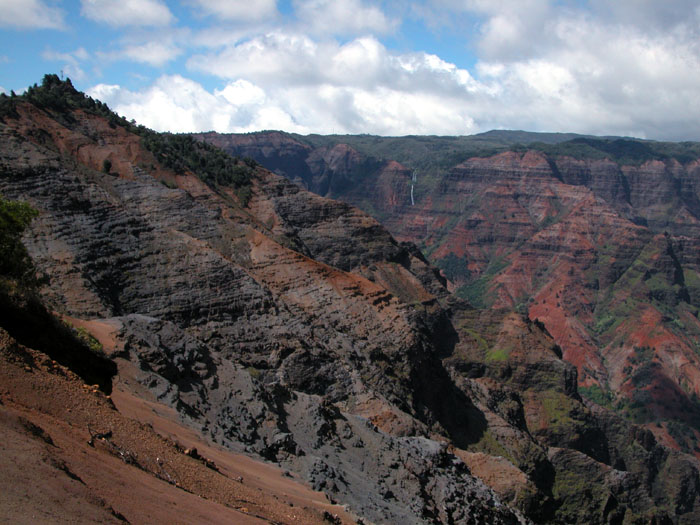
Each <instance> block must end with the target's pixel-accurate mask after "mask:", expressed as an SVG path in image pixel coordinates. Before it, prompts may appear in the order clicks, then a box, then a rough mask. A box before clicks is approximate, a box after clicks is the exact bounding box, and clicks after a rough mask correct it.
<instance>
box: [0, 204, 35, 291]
mask: <svg viewBox="0 0 700 525" xmlns="http://www.w3.org/2000/svg"><path fill="white" fill-rule="evenodd" d="M37 215H38V212H37V211H36V210H35V209H34V208H32V207H31V206H29V204H26V203H24V202H15V201H10V200H6V199H4V198H3V197H2V196H1V195H0V275H2V276H6V277H10V278H12V279H16V280H18V281H20V282H22V283H23V284H25V285H27V284H33V283H35V279H36V278H35V269H34V265H33V264H32V260H31V259H30V257H29V254H28V253H27V249H26V248H25V247H24V244H22V232H24V230H25V228H26V227H27V226H29V223H30V222H31V221H32V219H34V217H36V216H37Z"/></svg>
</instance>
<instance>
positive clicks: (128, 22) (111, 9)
mask: <svg viewBox="0 0 700 525" xmlns="http://www.w3.org/2000/svg"><path fill="white" fill-rule="evenodd" d="M81 4H82V9H81V11H80V12H81V14H82V15H83V16H84V17H86V18H89V19H91V20H94V21H96V22H100V23H104V24H107V25H110V26H113V27H125V26H164V25H169V24H170V23H172V22H173V21H174V19H175V18H174V17H173V14H172V13H171V12H170V10H169V9H168V7H167V6H166V5H165V4H164V3H163V2H162V1H161V0H121V1H118V2H115V1H114V0H81Z"/></svg>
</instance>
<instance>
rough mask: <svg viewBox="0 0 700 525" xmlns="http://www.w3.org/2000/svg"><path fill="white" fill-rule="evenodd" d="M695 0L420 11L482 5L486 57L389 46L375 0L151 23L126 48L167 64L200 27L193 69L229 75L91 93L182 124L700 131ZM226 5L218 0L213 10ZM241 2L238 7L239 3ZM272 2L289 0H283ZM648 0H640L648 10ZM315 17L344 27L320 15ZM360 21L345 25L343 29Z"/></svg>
mask: <svg viewBox="0 0 700 525" xmlns="http://www.w3.org/2000/svg"><path fill="white" fill-rule="evenodd" d="M189 1H190V2H193V1H194V0H189ZM679 2H680V3H683V5H685V6H686V8H687V9H688V14H687V16H680V14H679V12H678V11H677V10H673V9H670V8H668V7H664V6H666V4H663V6H662V5H661V4H659V3H657V2H651V1H647V0H638V1H636V0H635V2H632V0H619V2H615V3H614V5H613V4H610V3H606V2H602V0H601V1H598V0H591V1H590V2H589V3H588V4H586V5H587V6H588V7H587V8H586V9H582V8H580V7H579V6H580V5H582V4H579V3H574V2H567V3H562V2H555V1H553V0H517V1H515V0H425V1H424V2H422V3H421V4H420V7H421V9H422V10H421V9H417V8H416V9H414V11H413V12H414V13H429V12H431V10H432V11H435V10H436V9H437V8H438V7H439V8H440V9H441V10H442V11H441V12H442V14H443V15H445V18H444V19H438V18H435V19H433V21H432V22H433V23H436V24H442V23H445V24H447V23H449V20H452V21H454V20H459V21H465V20H466V21H469V22H468V23H466V24H465V25H464V27H468V28H470V31H463V33H464V34H465V35H467V36H465V37H464V38H467V37H468V36H471V38H472V40H471V41H470V43H471V45H472V49H474V50H475V51H476V52H477V58H476V63H475V65H474V66H471V65H470V67H469V69H467V68H465V67H458V66H457V65H455V64H453V63H450V62H448V61H447V60H444V59H443V58H441V57H440V56H438V55H436V54H432V53H427V52H397V51H395V50H392V49H390V48H388V47H387V46H386V45H385V44H384V43H382V41H381V40H380V37H379V36H378V35H379V34H380V33H382V32H383V31H387V30H391V29H392V23H393V22H392V20H391V19H389V18H388V17H386V16H385V15H384V14H382V12H381V11H379V10H378V8H376V7H372V5H370V4H369V2H365V1H363V0H338V1H337V2H328V1H326V0H296V1H295V2H294V3H293V7H294V9H295V13H296V20H297V21H296V22H294V23H288V24H286V25H280V24H278V23H277V22H278V21H277V22H275V24H276V25H274V24H272V23H267V22H263V21H258V22H251V23H249V24H242V25H241V24H239V25H238V26H236V27H238V29H237V30H236V31H230V30H226V29H225V28H224V27H223V26H221V27H220V28H219V33H216V37H215V38H214V37H211V38H210V39H209V40H207V39H206V38H204V35H203V34H199V33H195V34H193V33H191V32H188V33H187V34H186V35H185V36H186V37H187V38H183V35H180V36H177V37H172V38H170V39H169V38H168V37H167V34H166V33H164V35H165V36H163V37H162V38H161V37H160V36H158V35H155V36H154V35H152V34H151V35H150V36H149V38H147V39H144V40H141V41H138V40H131V41H125V40H122V43H121V48H120V49H119V50H118V51H116V52H115V53H114V54H113V56H112V57H113V58H115V57H116V58H120V59H125V60H132V61H140V62H145V63H149V64H151V65H153V66H156V67H160V66H162V65H163V64H166V63H167V62H168V61H170V60H172V59H173V58H174V57H176V56H179V54H180V53H185V52H192V49H193V48H192V47H190V48H189V49H188V48H187V44H188V43H189V44H191V45H193V46H195V48H196V52H195V53H194V54H191V55H190V56H189V57H188V59H187V62H186V63H187V67H188V69H189V71H190V73H191V74H192V76H193V77H194V76H195V75H199V74H203V75H206V76H207V77H209V78H212V77H214V78H218V79H219V81H220V82H221V84H220V85H219V86H218V89H214V90H212V89H211V88H209V89H206V88H205V87H203V85H202V84H201V83H199V82H197V81H195V80H192V79H188V78H185V77H184V76H177V75H170V76H161V77H160V78H159V79H158V80H157V81H155V82H153V83H152V85H150V86H148V87H146V88H144V89H142V90H139V91H130V90H127V89H125V88H124V87H121V86H116V85H112V86H109V85H99V86H96V87H95V88H93V90H92V91H91V94H93V96H98V97H99V98H102V99H104V100H105V101H106V102H107V103H109V104H110V105H111V106H113V107H115V108H117V110H118V111H119V112H120V113H123V114H125V115H126V116H127V117H128V118H135V119H136V120H137V121H139V122H142V123H144V124H145V125H148V126H150V127H153V128H155V129H159V130H171V131H205V130H210V129H214V130H217V131H230V132H232V131H238V132H240V131H253V130H257V129H283V130H287V131H296V132H300V133H306V132H318V133H334V132H335V133H376V134H383V135H406V134H469V133H475V132H480V131H486V130H488V129H493V128H511V129H528V130H533V131H573V132H579V133H592V134H604V135H613V134H615V135H633V136H640V137H646V138H657V139H684V140H688V139H700V99H698V97H697V93H698V92H700V77H698V75H697V73H696V72H697V71H698V70H699V69H700V44H698V39H697V38H696V37H695V36H694V34H695V32H696V31H697V28H698V27H700V24H698V23H697V21H698V20H700V18H698V16H700V15H699V14H698V13H700V10H698V9H696V8H694V6H693V5H692V2H690V1H689V0H679ZM199 3H200V4H201V7H202V8H204V5H205V3H204V2H199ZM223 5H224V4H223V3H222V4H219V3H216V2H208V3H207V6H208V7H207V9H208V11H207V12H211V13H214V10H215V9H226V7H222V6H223ZM226 5H228V6H229V8H230V9H231V11H229V12H228V13H229V14H228V15H227V16H229V18H230V20H233V19H234V18H235V17H236V16H238V15H236V14H235V12H234V11H235V10H234V7H235V6H234V4H233V3H231V4H228V3H226ZM236 5H238V4H236ZM266 5H267V7H266V8H265V9H268V11H269V10H272V9H273V8H274V9H275V10H276V5H275V3H274V2H269V3H268V4H266ZM384 5H389V4H384ZM217 6H218V7H217ZM634 6H637V9H638V10H639V11H640V12H638V13H636V15H635V16H632V14H631V11H633V10H634ZM414 7H415V6H414ZM375 10H376V11H375ZM350 12H356V13H359V14H362V13H365V14H366V15H367V16H364V15H363V16H356V17H354V18H353V17H352V16H349V15H348V13H350ZM370 15H372V16H370ZM220 17H221V18H222V19H223V18H224V15H223V14H222V15H221V16H220ZM461 17H465V18H461ZM628 18H629V20H628ZM657 18H658V20H657ZM314 20H322V21H323V24H321V22H318V23H319V24H321V25H331V26H334V27H335V28H336V29H334V31H335V33H334V34H330V33H328V32H325V33H324V32H323V30H322V29H321V28H320V26H319V28H316V29H314V27H313V24H315V23H317V22H315V21H314ZM655 20H656V21H655ZM343 24H345V25H343ZM353 24H355V25H353ZM373 24H375V25H373ZM230 25H235V24H230ZM244 26H245V27H244ZM652 26H653V27H652ZM261 28H265V29H264V30H263V29H261ZM344 32H347V33H346V34H345V38H344V40H342V41H341V40H339V39H337V38H334V36H336V35H340V34H344ZM169 33H172V34H173V35H174V34H175V33H176V32H172V31H171V30H169ZM353 33H357V34H356V35H354V34H353ZM212 34H213V33H212ZM348 35H350V36H349V37H348ZM361 35H364V36H361ZM132 36H133V35H132ZM171 36H172V35H171Z"/></svg>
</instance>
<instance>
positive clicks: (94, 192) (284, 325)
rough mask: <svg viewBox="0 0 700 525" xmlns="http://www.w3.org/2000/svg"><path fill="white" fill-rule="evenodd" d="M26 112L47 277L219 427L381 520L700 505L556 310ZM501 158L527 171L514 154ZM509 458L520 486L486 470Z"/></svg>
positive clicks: (81, 124)
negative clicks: (581, 382) (243, 197)
mask: <svg viewBox="0 0 700 525" xmlns="http://www.w3.org/2000/svg"><path fill="white" fill-rule="evenodd" d="M18 114H19V116H18V118H13V119H7V120H6V121H5V122H4V123H0V140H1V141H2V148H0V151H2V158H1V159H0V162H1V164H0V166H1V168H2V177H0V191H2V193H3V194H4V195H5V196H7V197H12V198H21V199H23V200H28V201H29V202H30V203H32V205H34V206H35V207H36V208H37V209H39V210H40V216H39V218H38V219H37V220H36V221H35V222H34V223H33V224H32V226H31V230H30V231H29V232H28V234H27V236H26V245H27V247H28V249H29V251H30V253H31V254H32V256H33V258H34V260H35V262H36V264H37V266H38V268H39V269H40V270H41V271H42V272H45V273H46V274H47V275H48V277H49V278H50V281H49V284H48V285H47V286H46V287H45V288H44V289H43V290H42V293H43V296H44V297H45V299H46V300H47V301H48V302H49V303H50V304H51V305H52V307H53V308H55V309H56V310H58V311H60V312H61V313H64V314H68V315H71V316H73V317H77V318H102V319H110V323H111V324H112V325H118V326H120V327H121V328H120V331H119V332H118V334H117V337H118V339H119V340H120V342H121V343H122V345H123V348H124V351H123V353H122V354H120V355H121V356H122V357H120V358H128V359H129V360H131V361H132V362H133V363H134V364H136V365H138V367H139V369H140V372H139V378H138V379H139V381H140V382H141V383H142V384H143V385H144V386H146V387H147V388H149V389H150V391H151V392H152V393H153V394H155V395H156V396H157V398H158V399H159V400H161V401H162V402H164V403H167V404H169V405H171V406H173V407H175V408H176V409H177V410H178V411H179V413H180V414H181V415H182V417H183V418H184V419H185V420H186V421H187V422H188V423H189V424H191V425H192V426H193V427H194V428H197V429H199V430H200V431H201V432H202V433H204V434H205V435H208V436H209V437H210V438H211V439H213V440H215V441H216V442H219V443H222V444H224V445H226V446H229V447H232V448H237V449H241V448H245V449H247V450H248V451H249V452H251V453H256V454H259V455H261V456H263V457H265V458H267V459H270V460H274V461H278V462H281V463H284V464H285V465H287V466H288V467H289V468H290V469H294V470H295V471H297V472H300V473H302V474H303V475H304V476H305V478H306V479H307V480H308V481H309V482H310V483H311V484H313V486H314V487H316V488H319V489H322V490H324V491H326V492H327V493H328V494H330V495H331V496H332V497H333V498H335V499H337V500H338V501H341V502H344V503H348V504H349V505H350V507H351V508H352V509H353V511H355V512H356V513H358V514H361V515H363V516H365V517H366V518H367V519H369V520H370V521H374V522H406V523H446V522H455V523H470V522H477V523H483V522H488V523H518V522H527V521H528V520H533V521H537V522H561V521H563V520H566V519H570V518H572V516H573V519H575V520H578V521H581V520H583V519H584V518H583V515H582V514H576V513H573V514H572V512H574V511H572V510H571V509H574V508H575V507H576V506H577V505H579V503H580V502H581V501H583V500H582V499H581V498H584V499H585V501H586V502H587V503H588V504H590V506H591V508H592V509H595V511H594V512H593V511H592V512H591V514H590V516H588V517H590V518H591V519H590V520H589V521H588V522H591V523H605V522H607V521H606V520H609V518H610V517H611V516H623V517H624V518H625V519H628V517H631V516H646V517H648V518H649V519H652V518H653V519H661V518H663V517H665V516H669V517H671V518H672V519H674V520H678V519H681V518H683V519H691V520H692V519H693V518H694V517H696V508H697V507H698V502H696V497H697V491H695V490H694V489H692V488H690V489H687V490H684V491H678V490H676V489H675V488H674V487H675V486H676V485H673V483H685V481H682V480H690V479H694V478H693V476H696V477H697V472H698V471H697V467H696V465H695V462H694V460H693V459H692V458H689V457H687V456H684V455H681V454H674V453H670V452H668V451H667V450H666V449H664V448H663V447H661V446H660V445H658V444H657V443H656V440H655V439H654V437H653V435H651V433H648V432H646V433H644V432H643V431H638V429H635V427H632V426H631V425H629V424H628V423H626V422H624V421H623V420H620V419H618V418H615V416H612V415H611V414H609V413H608V412H606V411H601V410H602V409H597V408H595V409H594V408H590V407H588V406H587V405H585V404H584V403H583V402H582V400H581V398H580V397H579V395H578V392H577V386H576V383H577V372H576V368H575V367H574V366H572V365H571V364H568V363H566V362H564V361H562V360H561V353H562V351H561V349H560V348H559V347H557V346H556V345H555V344H554V342H553V341H552V339H551V337H550V335H549V334H548V333H547V331H546V329H545V326H546V323H541V322H535V321H528V320H527V319H524V318H523V317H522V316H520V315H514V314H506V313H502V312H501V313H498V314H496V313H493V312H489V311H487V310H485V311H481V312H479V311H475V310H473V309H471V308H470V307H469V305H468V304H466V303H465V302H464V301H461V300H459V299H458V298H456V297H454V296H452V295H450V293H449V292H448V290H447V289H446V287H445V279H444V278H443V277H442V276H440V275H439V273H438V272H437V271H436V270H435V269H434V268H433V267H432V266H430V265H429V264H428V263H427V261H426V260H425V259H424V258H423V256H422V255H421V254H420V252H419V251H418V250H417V249H416V248H415V246H413V245H410V244H402V243H398V242H397V241H395V240H394V239H393V237H392V236H391V235H390V234H389V233H388V232H387V231H386V230H385V229H384V228H383V227H382V226H381V225H380V224H379V223H378V222H377V221H376V220H375V219H372V218H371V217H369V216H367V215H365V214H364V213H362V212H360V211H359V210H357V209H355V208H352V207H350V206H348V205H346V204H341V203H336V202H333V201H330V200H327V199H324V198H322V197H319V196H316V195H313V194H311V193H308V192H305V191H303V190H300V189H299V188H298V187H297V186H295V185H293V184H292V183H290V182H289V181H287V180H285V179H283V178H281V177H278V176H276V175H274V174H272V173H270V172H268V171H265V170H263V169H258V170H257V171H256V172H255V175H254V177H253V181H252V196H251V198H250V201H249V202H248V203H247V204H246V206H243V205H242V204H241V201H240V200H239V199H238V198H237V197H236V195H235V194H234V192H232V191H230V190H229V189H227V188H225V187H216V188H211V187H209V186H206V185H205V184H204V183H202V182H201V181H200V180H199V179H198V178H197V177H196V176H195V174H193V173H182V174H174V173H172V172H168V170H166V169H165V168H162V167H160V166H159V165H157V162H156V161H155V159H154V158H153V157H152V156H149V155H150V154H149V153H148V152H147V151H142V150H141V149H140V144H139V143H138V141H137V140H136V141H135V140H132V139H131V138H130V139H129V140H126V141H124V140H123V139H122V137H121V135H122V132H121V131H116V132H110V133H106V134H104V135H101V134H100V130H102V129H103V128H108V127H109V126H107V124H106V123H105V122H104V121H102V120H101V119H99V118H97V117H94V116H92V115H89V114H86V113H81V112H76V113H74V115H73V121H72V122H73V124H71V125H63V124H60V123H59V122H58V121H57V120H55V119H54V115H52V114H51V113H50V112H42V111H38V110H36V108H33V107H29V106H26V105H23V104H20V105H18ZM110 129H111V128H110ZM31 130H33V131H34V132H30V131H31ZM38 130H42V133H39V132H38ZM39 135H41V140H38V139H36V137H37V136H39ZM95 135H97V136H98V139H95V138H94V136H95ZM78 145H79V146H78ZM290 147H291V146H290ZM295 147H296V146H295ZM331 149H332V148H331ZM108 155H111V156H112V157H113V158H115V159H116V158H118V162H117V164H116V165H118V166H119V169H118V171H115V170H112V173H109V174H108V173H104V172H100V171H97V170H96V169H95V168H99V162H98V161H97V160H96V161H94V162H93V160H90V159H98V160H99V159H101V158H104V157H105V156H108ZM324 155H326V157H324V158H325V159H326V160H325V162H328V163H331V164H332V163H336V164H334V165H337V166H346V167H347V166H350V165H353V162H355V160H356V159H355V156H354V154H352V152H349V151H347V150H343V151H339V150H336V151H331V150H329V151H328V152H326V153H324ZM354 159H355V160H354ZM95 162H97V165H95ZM503 162H504V166H505V167H504V170H505V171H506V172H508V173H511V175H509V177H511V179H512V181H516V180H517V170H516V171H513V168H512V165H513V163H516V164H517V159H515V158H504V159H503ZM527 162H528V165H530V166H531V174H530V176H531V177H532V178H534V179H538V180H539V179H542V178H543V177H544V176H545V175H544V174H545V172H546V167H545V165H544V164H542V162H541V160H540V159H538V158H534V157H533V158H528V160H527ZM387 169H388V170H389V171H387V172H386V173H388V175H387V177H388V178H392V177H402V176H404V175H405V171H403V169H402V168H400V167H397V166H393V167H391V169H389V168H387ZM477 172H478V170H477ZM454 176H455V177H457V178H459V179H460V180H464V179H465V177H466V178H467V179H468V178H469V177H472V176H480V175H478V173H477V175H469V174H467V175H464V174H463V173H462V174H460V173H456V174H455V175H454ZM161 180H165V181H167V182H168V183H169V185H165V184H163V183H161ZM512 181H511V182H509V183H508V184H515V182H512ZM173 182H174V183H175V184H176V185H177V187H170V186H173ZM504 184H505V183H504ZM504 187H507V184H506V186H504ZM445 191H447V190H445ZM523 191H524V190H523ZM562 191H563V190H562ZM496 193H498V192H496ZM556 195H558V194H555V197H556ZM562 195H564V196H562V197H556V198H555V197H552V196H551V195H544V196H543V197H542V199H540V200H538V199H537V196H536V195H534V194H532V195H528V196H527V197H524V199H525V200H529V201H531V203H532V204H531V206H530V208H531V209H532V210H536V209H539V210H541V216H542V217H544V216H546V215H547V214H548V213H550V214H551V213H552V212H551V209H555V208H556V206H555V205H554V204H552V202H555V201H556V199H557V198H558V199H564V198H565V197H566V198H568V199H569V200H568V201H567V202H569V203H570V204H571V206H572V207H575V206H576V205H580V207H581V209H586V206H584V205H583V203H582V202H581V199H580V198H579V197H577V196H576V195H573V196H571V195H569V196H568V197H567V195H568V194H565V192H564V193H562ZM589 198H590V195H589ZM548 199H549V201H548ZM577 199H578V200H577ZM557 202H558V201H557ZM584 202H585V203H590V202H593V203H595V202H596V201H595V200H593V201H591V200H589V201H584ZM600 206H601V208H600V209H603V207H602V205H600ZM547 210H550V211H547ZM542 220H544V219H542ZM630 231H636V230H635V229H634V225H632V227H631V230H630ZM495 233H496V232H495V230H494V234H495ZM499 235H500V233H499ZM581 235H582V236H584V234H583V233H582V234H581ZM640 235H641V234H640ZM551 246H552V242H551V241H549V240H547V239H542V240H541V241H539V243H538V244H535V245H534V246H533V248H532V250H533V251H536V250H543V251H546V250H550V251H549V252H548V253H549V254H550V256H551V253H552V251H551V249H550V247H551ZM571 250H572V251H571V254H570V256H569V257H570V258H571V259H574V258H575V257H577V256H580V254H579V253H578V252H576V248H575V247H573V246H572V247H571ZM664 253H666V252H664ZM667 256H668V257H671V256H670V255H667ZM649 257H650V260H652V259H653V260H656V259H654V255H653V254H651V255H649ZM671 259H672V257H671ZM674 275H675V274H674ZM667 299H668V298H667ZM499 300H500V299H499ZM664 300H666V299H664ZM669 300H670V299H669ZM503 301H505V299H503ZM564 352H566V349H564ZM474 454H479V456H478V461H477V460H476V459H475V458H477V456H474ZM485 457H487V458H492V459H485ZM461 458H463V459H461ZM574 460H575V461H574ZM470 462H471V463H472V464H473V465H474V468H473V469H471V470H470V467H469V466H468V465H469V464H470ZM491 469H494V470H496V471H504V470H505V471H510V472H512V473H517V475H516V476H514V478H515V482H514V484H512V485H511V484H508V485H504V484H500V483H495V482H494V483H493V485H494V486H493V488H492V487H489V486H487V485H485V484H484V482H483V481H480V480H479V479H477V478H475V477H474V474H475V473H476V472H477V470H478V472H480V474H479V475H480V476H481V477H482V479H483V480H485V481H488V480H489V479H493V478H494V477H493V471H494V470H491ZM660 469H665V470H664V472H669V476H670V477H671V478H672V479H673V480H674V481H673V482H671V485H673V486H671V485H668V486H666V485H659V483H658V482H657V478H656V473H657V472H659V471H660ZM630 476H631V477H632V478H633V482H632V481H629V482H627V481H624V480H627V479H628V477H630ZM632 478H631V479H632ZM569 479H576V480H578V481H581V482H583V481H582V480H586V479H595V480H596V484H595V490H594V491H592V492H591V493H590V494H585V495H583V496H582V495H581V494H578V493H577V492H573V491H571V490H568V488H567V487H569V486H570V485H569V484H568V482H567V480H569ZM621 479H622V480H623V481H620V480H621ZM693 486H694V485H692V484H691V485H690V487H693ZM627 487H633V488H634V490H627ZM609 502H612V503H609ZM669 505H670V507H669ZM669 508H672V509H673V510H668V509H669ZM523 513H524V515H525V517H523V516H522V514H523ZM615 519H617V518H615ZM630 519H631V518H630Z"/></svg>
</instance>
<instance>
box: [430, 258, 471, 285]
mask: <svg viewBox="0 0 700 525" xmlns="http://www.w3.org/2000/svg"><path fill="white" fill-rule="evenodd" d="M435 264H436V266H437V267H438V268H440V269H441V270H442V271H443V272H444V274H445V276H446V277H447V278H448V279H449V280H450V281H468V280H469V277H470V276H471V272H470V271H469V269H468V268H467V260H466V259H465V258H464V257H458V256H456V255H455V254H454V253H452V252H450V253H449V254H448V255H447V256H446V257H443V258H442V259H440V260H438V261H436V263H435Z"/></svg>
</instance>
